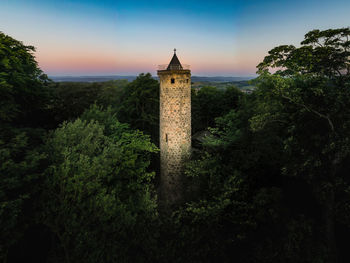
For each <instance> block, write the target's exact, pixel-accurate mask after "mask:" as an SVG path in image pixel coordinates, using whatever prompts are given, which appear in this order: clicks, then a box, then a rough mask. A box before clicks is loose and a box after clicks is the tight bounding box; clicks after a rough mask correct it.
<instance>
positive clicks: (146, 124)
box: [118, 73, 159, 144]
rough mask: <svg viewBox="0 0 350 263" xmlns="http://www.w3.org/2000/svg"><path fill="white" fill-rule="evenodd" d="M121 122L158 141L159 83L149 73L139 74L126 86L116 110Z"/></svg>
mask: <svg viewBox="0 0 350 263" xmlns="http://www.w3.org/2000/svg"><path fill="white" fill-rule="evenodd" d="M118 118H119V119H120V121H121V122H126V123H129V124H130V126H131V127H132V128H134V129H139V130H141V131H143V132H145V133H146V134H149V135H151V138H152V141H153V142H155V143H156V144H158V141H159V83H158V81H157V80H155V79H154V78H152V75H151V74H150V73H147V74H144V73H142V74H140V75H139V76H138V77H137V78H136V79H135V80H134V81H132V82H131V83H130V84H129V85H128V86H126V88H125V90H124V93H123V94H122V96H121V105H120V107H119V110H118Z"/></svg>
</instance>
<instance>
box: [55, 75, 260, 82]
mask: <svg viewBox="0 0 350 263" xmlns="http://www.w3.org/2000/svg"><path fill="white" fill-rule="evenodd" d="M49 77H50V79H52V80H53V81H56V82H103V81H109V80H117V79H126V80H128V81H133V80H134V79H136V77H137V76H49ZM154 78H155V79H158V77H156V76H155V77H154ZM253 78H254V77H220V76H217V77H202V76H192V77H191V80H192V82H236V81H245V80H250V79H253Z"/></svg>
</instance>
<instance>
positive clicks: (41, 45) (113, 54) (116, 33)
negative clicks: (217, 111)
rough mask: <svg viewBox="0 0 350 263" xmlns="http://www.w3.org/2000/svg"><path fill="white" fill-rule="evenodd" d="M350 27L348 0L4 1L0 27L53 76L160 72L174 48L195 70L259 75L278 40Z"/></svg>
mask: <svg viewBox="0 0 350 263" xmlns="http://www.w3.org/2000/svg"><path fill="white" fill-rule="evenodd" d="M348 26H350V1H349V0H333V1H330V0H328V1H326V0H279V1H278V0H265V1H258V0H239V1H235V0H231V1H203V0H202V1H197V0H196V1H194V0H187V1H182V0H178V1H165V0H164V1H158V0H153V1H152V0H148V1H132V0H123V1H119V0H84V1H83V0H75V1H73V0H57V1H53V0H0V31H2V32H4V33H5V34H8V35H10V36H12V37H14V38H16V39H18V40H21V41H23V42H24V44H26V45H33V46H35V47H36V48H37V51H36V53H35V55H36V58H37V61H38V62H39V66H40V67H41V68H42V70H43V71H44V72H45V73H46V74H48V75H51V76H54V75H135V74H139V73H141V72H150V73H151V74H152V75H156V70H157V65H158V64H166V63H168V62H169V61H170V59H171V56H172V54H173V51H172V50H173V49H174V48H177V50H178V52H177V54H178V56H179V59H180V61H181V62H182V63H184V64H190V65H191V69H192V74H193V75H202V76H253V75H254V74H255V71H256V68H255V67H256V65H257V64H258V63H259V62H260V61H261V60H262V59H263V58H264V56H265V55H266V54H267V52H268V51H269V50H270V49H272V48H273V47H275V46H277V45H281V44H294V45H298V44H299V43H300V42H301V41H302V39H303V36H304V34H305V33H306V32H308V31H310V30H312V29H328V28H338V27H348Z"/></svg>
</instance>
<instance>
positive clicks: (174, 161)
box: [158, 70, 191, 203]
mask: <svg viewBox="0 0 350 263" xmlns="http://www.w3.org/2000/svg"><path fill="white" fill-rule="evenodd" d="M158 76H159V79H160V162H161V179H160V183H161V185H160V187H161V189H160V190H161V192H160V194H161V199H162V200H163V201H166V202H167V203H176V202H177V201H179V200H181V196H182V194H181V192H182V189H181V176H182V172H183V162H184V161H185V160H187V159H188V158H189V157H190V154H191V73H190V71H189V70H164V71H158ZM172 79H173V80H174V83H172Z"/></svg>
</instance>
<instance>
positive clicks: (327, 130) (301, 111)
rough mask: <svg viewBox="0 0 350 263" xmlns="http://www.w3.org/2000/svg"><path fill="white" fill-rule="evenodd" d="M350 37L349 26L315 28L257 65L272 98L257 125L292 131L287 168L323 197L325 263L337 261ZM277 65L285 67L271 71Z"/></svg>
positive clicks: (348, 119)
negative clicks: (338, 198)
mask: <svg viewBox="0 0 350 263" xmlns="http://www.w3.org/2000/svg"><path fill="white" fill-rule="evenodd" d="M349 37H350V29H349V28H341V29H330V30H325V31H320V30H313V31H310V32H309V33H307V34H306V35H305V40H304V41H303V42H301V44H302V46H301V47H299V48H296V47H294V46H280V47H276V48H274V49H272V50H271V51H270V52H269V56H267V57H265V59H264V61H263V62H262V63H261V64H259V65H258V69H259V71H258V72H259V73H260V74H261V76H260V77H259V82H260V87H261V90H264V91H265V95H264V96H265V97H266V96H269V97H270V99H269V100H267V101H266V103H264V104H263V105H264V107H263V108H264V110H263V112H262V114H259V115H257V116H255V117H254V119H253V120H252V124H253V125H256V124H258V125H257V126H258V127H257V126H256V127H255V128H257V129H260V128H263V126H265V125H268V124H269V123H270V122H273V121H278V122H279V123H281V125H282V126H283V127H284V129H286V130H287V131H288V132H287V134H286V138H285V141H284V148H285V149H286V152H287V154H288V158H289V161H288V163H286V164H285V165H284V167H283V168H282V169H283V170H282V171H283V173H284V174H286V175H289V176H297V177H302V178H303V179H304V180H305V182H307V183H308V184H310V186H311V189H312V193H313V195H314V196H315V198H316V200H318V205H319V209H320V221H319V238H320V240H321V244H320V246H321V249H323V251H324V255H323V258H324V260H325V262H337V249H336V240H335V219H336V214H335V208H336V200H335V191H336V189H337V188H336V186H337V184H338V183H339V181H343V180H344V178H342V177H339V173H338V171H339V169H340V168H341V167H342V163H343V162H344V160H345V159H346V158H347V157H348V156H349V153H350V129H349V128H350V108H349V101H350V41H349ZM273 67H279V68H280V69H279V70H278V71H277V72H276V73H274V74H270V73H269V72H268V69H269V68H273ZM271 102H273V103H271ZM273 104H275V105H276V104H279V107H274V108H273V107H271V105H273ZM345 179H346V180H348V178H345ZM343 190H344V189H343Z"/></svg>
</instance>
